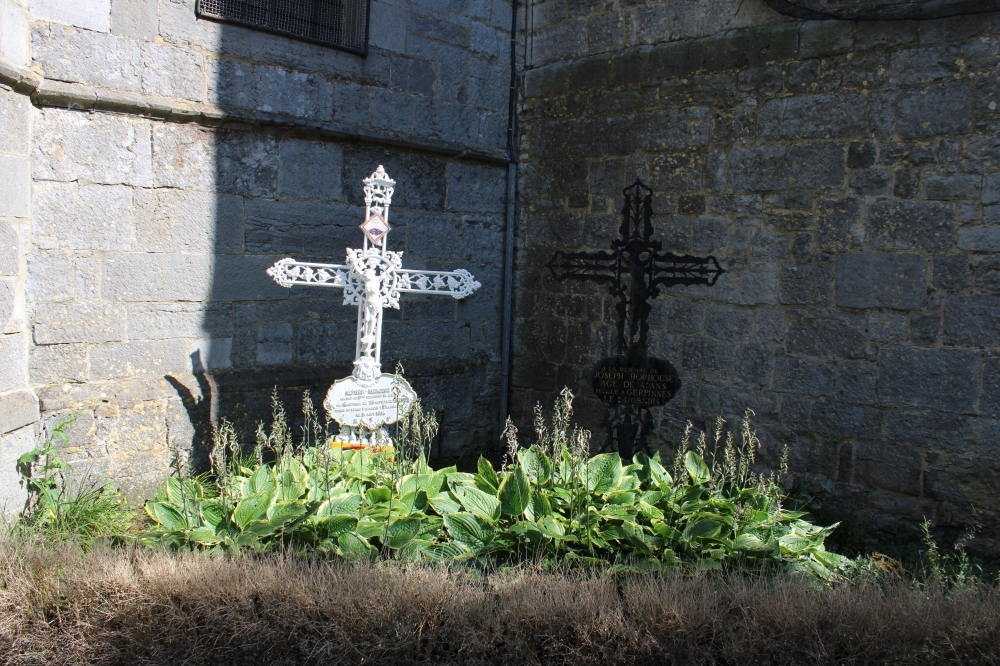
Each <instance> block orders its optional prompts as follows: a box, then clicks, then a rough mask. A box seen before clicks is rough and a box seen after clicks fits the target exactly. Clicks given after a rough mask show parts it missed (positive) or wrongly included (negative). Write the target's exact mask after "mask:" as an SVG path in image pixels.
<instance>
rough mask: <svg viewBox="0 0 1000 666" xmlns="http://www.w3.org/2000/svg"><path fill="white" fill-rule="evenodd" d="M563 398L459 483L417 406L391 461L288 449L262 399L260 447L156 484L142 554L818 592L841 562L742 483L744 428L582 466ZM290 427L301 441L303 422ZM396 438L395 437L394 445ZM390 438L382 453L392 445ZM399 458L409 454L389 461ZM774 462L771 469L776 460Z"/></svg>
mask: <svg viewBox="0 0 1000 666" xmlns="http://www.w3.org/2000/svg"><path fill="white" fill-rule="evenodd" d="M572 401H573V395H572V394H571V393H570V392H569V391H568V390H564V391H563V392H562V394H561V395H560V396H559V398H558V399H557V400H556V403H555V406H554V409H553V414H552V419H551V424H547V423H546V420H545V418H544V416H543V413H542V410H541V407H540V406H538V407H536V410H535V431H536V441H535V443H533V444H531V445H530V446H521V445H520V443H519V441H518V437H517V429H516V428H515V427H514V425H513V423H511V422H509V421H508V424H507V428H506V431H505V433H504V437H505V439H506V442H507V447H508V451H507V456H506V458H505V460H504V464H503V465H502V466H501V468H500V469H499V470H498V469H495V468H494V467H493V465H492V464H491V463H490V462H489V461H488V460H486V459H485V458H480V459H479V464H478V469H477V471H476V472H475V473H463V472H458V471H457V470H456V468H455V467H447V468H444V469H439V470H434V469H431V468H430V467H429V466H428V465H427V463H426V459H425V456H424V453H423V444H422V443H421V442H428V441H429V440H430V439H432V438H433V436H434V434H435V433H436V429H437V427H436V422H434V421H433V418H432V417H431V416H430V415H427V414H424V413H423V412H422V411H420V410H419V407H418V408H417V411H416V412H415V413H414V415H413V416H412V417H411V420H410V422H409V423H408V424H407V427H406V433H408V434H406V435H405V437H407V438H408V439H407V440H406V443H405V444H404V445H403V446H397V454H398V455H397V456H395V457H392V458H390V457H388V456H386V455H383V454H373V453H370V452H368V451H340V452H337V453H334V452H332V451H331V450H330V449H329V447H328V446H327V445H326V444H325V443H324V439H323V437H322V436H315V437H313V438H312V439H311V440H307V441H309V442H310V445H306V446H300V447H299V448H297V449H296V448H295V447H293V446H292V445H291V443H290V438H289V437H288V432H289V430H288V427H287V425H286V423H285V416H284V411H283V410H281V409H280V405H278V403H277V400H275V409H274V423H273V425H272V429H271V432H270V434H268V433H265V432H264V431H263V430H261V431H259V434H258V443H257V446H256V447H254V449H253V451H252V452H251V453H249V454H245V453H244V452H243V451H242V449H241V448H240V446H239V444H238V443H237V442H236V440H235V435H234V433H233V430H232V428H231V427H230V426H228V425H227V424H225V423H224V424H223V425H222V426H220V428H219V430H218V431H217V433H216V445H215V451H214V453H213V461H215V462H214V466H215V476H214V477H213V478H211V479H208V478H201V479H176V478H175V479H170V480H169V481H168V483H167V485H166V488H165V489H164V491H163V492H161V493H160V494H159V495H158V496H157V498H156V499H155V501H153V502H150V503H148V504H147V506H146V511H147V513H148V514H149V516H150V517H151V518H152V519H153V521H154V522H155V523H156V527H155V529H153V530H151V531H150V532H149V533H148V534H146V535H145V537H144V541H145V542H147V543H169V544H173V545H175V546H178V547H199V548H212V549H221V550H231V549H237V548H244V547H245V548H250V549H253V550H257V551H266V550H270V549H273V548H276V547H279V546H280V547H294V548H302V549H306V550H309V551H314V552H319V553H322V554H326V555H331V556H343V557H351V558H358V557H361V558H375V557H378V556H379V555H380V554H381V555H382V556H383V557H392V558H399V559H413V558H416V559H423V560H442V559H468V558H473V557H489V558H491V559H493V560H497V561H502V562H516V561H523V560H527V559H536V560H538V559H541V560H548V561H563V562H578V563H583V564H596V563H608V562H610V563H613V564H614V566H617V567H622V568H629V569H643V570H655V569H660V568H662V567H664V566H671V565H674V564H676V563H678V562H681V561H687V562H695V563H697V564H699V565H700V566H705V567H710V568H719V567H722V566H723V565H724V564H725V563H727V562H732V563H738V564H740V565H742V566H749V567H764V566H769V565H781V566H785V567H788V568H790V569H792V570H797V571H803V572H807V573H809V574H811V575H815V576H818V577H820V578H822V579H826V580H831V579H834V578H836V577H838V575H839V573H838V572H839V571H840V570H841V569H842V568H843V566H844V559H843V558H841V557H840V556H839V555H837V554H835V553H832V552H829V551H827V550H826V548H825V546H824V541H825V539H826V537H827V535H829V533H830V532H831V531H832V530H833V529H834V528H835V527H836V526H831V527H825V528H824V527H819V526H816V525H813V524H812V523H811V522H809V521H808V520H807V517H806V516H805V515H804V514H803V513H801V512H797V511H789V510H788V509H787V508H785V507H784V506H783V502H784V500H785V498H784V495H783V493H782V490H781V488H780V487H779V485H778V482H777V476H776V475H775V474H770V475H769V476H765V475H763V474H761V473H758V472H755V471H754V450H755V448H756V447H757V446H758V441H757V438H756V436H755V434H754V432H753V430H752V429H751V426H750V419H749V417H750V414H749V412H748V414H747V415H746V418H745V419H744V423H743V425H742V429H741V435H740V441H739V443H737V442H736V441H735V440H734V436H733V434H732V433H730V434H729V435H728V436H727V437H726V438H725V439H724V440H723V438H722V433H723V422H722V421H721V420H720V421H718V423H717V428H716V433H715V439H714V442H712V443H711V446H710V445H709V443H708V442H707V441H706V436H705V434H704V433H702V434H701V435H700V436H699V437H698V439H697V443H696V444H697V446H696V447H695V448H693V449H692V448H691V435H692V431H691V428H690V427H689V428H688V429H687V431H686V432H685V436H684V440H683V442H682V443H681V446H680V448H679V450H678V453H677V457H676V459H675V460H674V462H673V465H672V470H668V469H667V467H666V466H665V465H664V464H663V462H662V461H661V460H660V457H659V455H658V454H657V455H656V456H653V457H649V456H646V455H645V454H642V453H640V454H637V455H636V456H634V457H633V459H632V460H631V461H623V460H622V459H621V458H620V457H619V456H618V454H615V453H610V454H600V455H596V456H593V457H590V456H589V442H590V433H589V432H587V431H585V430H582V429H576V428H572V427H571V425H570V421H571V417H572ZM305 412H306V415H307V419H306V421H307V423H306V429H307V430H308V431H309V432H315V431H314V430H313V429H314V427H315V424H314V423H311V422H310V417H309V415H310V414H313V413H314V412H312V411H311V409H310V408H306V409H305ZM399 440H402V436H401V437H400V438H399ZM399 440H397V441H399ZM405 451H410V452H412V454H413V455H412V457H407V456H405V455H403V453H402V452H405ZM783 464H784V463H783Z"/></svg>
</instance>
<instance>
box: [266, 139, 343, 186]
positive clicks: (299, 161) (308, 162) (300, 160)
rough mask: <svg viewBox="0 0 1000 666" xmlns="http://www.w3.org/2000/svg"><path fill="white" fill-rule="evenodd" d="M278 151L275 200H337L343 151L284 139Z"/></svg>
mask: <svg viewBox="0 0 1000 666" xmlns="http://www.w3.org/2000/svg"><path fill="white" fill-rule="evenodd" d="M278 151H279V164H280V166H279V171H278V196H279V197H281V198H283V199H319V200H322V201H339V200H340V197H341V194H342V190H341V172H342V171H343V162H344V151H343V149H342V148H341V147H340V145H339V144H336V143H330V142H320V141H303V140H300V139H285V140H283V141H282V142H281V144H280V145H279V147H278Z"/></svg>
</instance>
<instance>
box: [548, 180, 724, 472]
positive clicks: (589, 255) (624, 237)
mask: <svg viewBox="0 0 1000 666" xmlns="http://www.w3.org/2000/svg"><path fill="white" fill-rule="evenodd" d="M622 194H624V195H625V207H624V208H623V209H622V224H621V227H620V228H619V233H620V234H621V238H618V239H615V240H614V241H612V242H611V251H610V252H607V251H601V252H562V251H559V252H556V253H555V255H553V257H552V260H551V261H549V263H548V267H549V270H551V271H552V277H554V278H555V279H557V280H589V281H594V282H598V283H604V284H608V285H609V287H610V291H611V294H612V295H613V296H615V297H616V298H617V299H618V304H617V306H616V309H617V311H618V356H616V357H612V358H607V359H604V360H602V361H601V362H599V363H598V364H597V366H596V367H595V368H594V377H593V383H594V390H595V392H597V394H598V397H600V398H601V400H602V401H604V402H606V403H609V406H608V412H607V415H606V416H605V425H606V426H607V428H608V439H607V442H606V443H605V445H604V446H603V447H602V449H601V450H614V449H617V450H618V452H619V453H620V454H621V455H622V457H623V458H625V459H626V460H629V459H631V457H632V452H633V450H634V449H635V448H639V449H642V450H644V451H646V450H647V443H646V438H647V437H648V435H649V430H650V427H651V425H652V415H651V414H650V411H649V408H650V407H652V406H656V405H662V404H665V403H666V402H667V401H668V400H670V399H671V398H672V397H674V394H676V392H677V389H679V388H680V379H678V377H677V371H676V370H674V368H673V366H671V365H670V363H669V362H667V361H661V360H659V359H656V358H653V357H651V356H649V355H648V354H647V352H646V345H647V338H648V335H649V325H648V324H647V323H646V319H647V318H648V317H649V313H650V311H651V310H652V306H651V305H650V304H649V300H650V299H653V298H656V297H657V296H658V295H659V294H660V288H661V287H671V286H673V285H678V284H681V285H693V284H703V285H707V286H712V285H714V284H715V282H716V280H718V279H719V276H720V275H722V274H723V273H724V272H725V271H724V270H723V268H722V267H721V266H720V265H719V262H718V261H717V260H716V259H715V257H713V256H709V257H704V258H702V257H694V256H691V255H689V254H686V255H676V254H673V253H671V252H664V251H663V250H662V244H661V243H660V241H658V240H653V239H652V235H653V224H652V217H653V205H652V199H653V190H651V189H649V188H648V187H646V186H645V185H644V184H643V183H642V181H640V180H639V179H636V181H635V183H633V184H632V185H629V186H628V187H626V188H625V189H624V190H622Z"/></svg>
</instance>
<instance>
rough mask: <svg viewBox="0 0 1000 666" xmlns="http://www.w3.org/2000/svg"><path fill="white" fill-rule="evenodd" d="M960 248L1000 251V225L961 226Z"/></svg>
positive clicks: (959, 235) (959, 232)
mask: <svg viewBox="0 0 1000 666" xmlns="http://www.w3.org/2000/svg"><path fill="white" fill-rule="evenodd" d="M958 249H960V250H970V251H973V252H1000V227H997V226H989V227H987V226H975V227H961V228H959V230H958Z"/></svg>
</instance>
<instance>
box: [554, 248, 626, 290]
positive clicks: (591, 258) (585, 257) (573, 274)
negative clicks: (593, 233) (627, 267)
mask: <svg viewBox="0 0 1000 666" xmlns="http://www.w3.org/2000/svg"><path fill="white" fill-rule="evenodd" d="M618 261H619V259H618V256H617V255H615V254H613V253H611V252H605V251H603V250H602V251H600V252H563V251H562V250H559V251H558V252H556V253H555V254H554V255H552V259H551V260H550V261H549V263H548V264H547V266H548V267H549V270H550V271H552V277H553V278H555V279H556V280H591V281H594V282H614V281H615V280H617V279H618V273H617V267H618Z"/></svg>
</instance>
